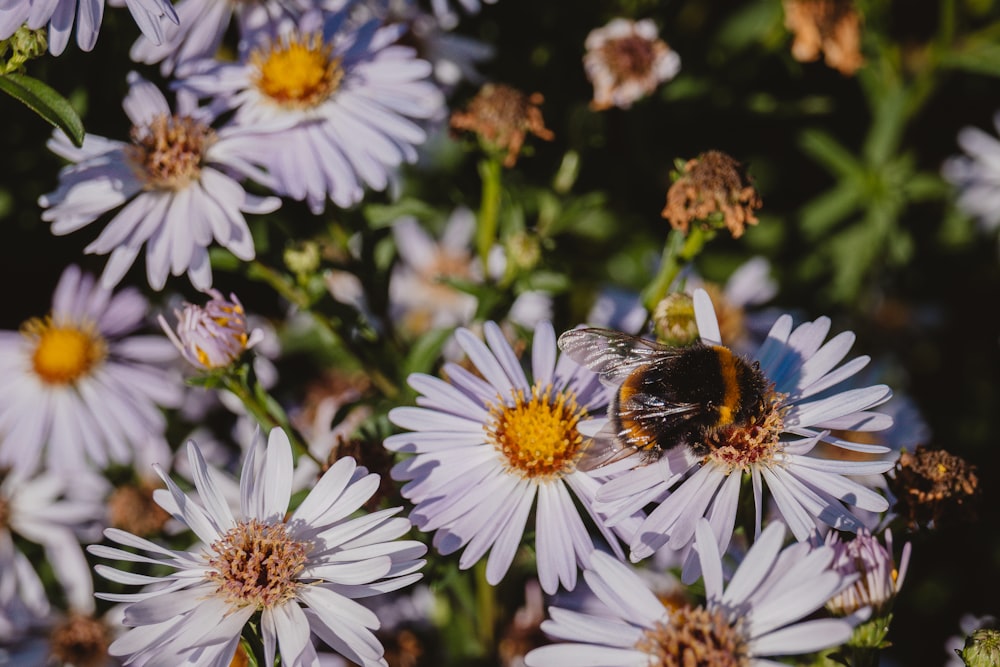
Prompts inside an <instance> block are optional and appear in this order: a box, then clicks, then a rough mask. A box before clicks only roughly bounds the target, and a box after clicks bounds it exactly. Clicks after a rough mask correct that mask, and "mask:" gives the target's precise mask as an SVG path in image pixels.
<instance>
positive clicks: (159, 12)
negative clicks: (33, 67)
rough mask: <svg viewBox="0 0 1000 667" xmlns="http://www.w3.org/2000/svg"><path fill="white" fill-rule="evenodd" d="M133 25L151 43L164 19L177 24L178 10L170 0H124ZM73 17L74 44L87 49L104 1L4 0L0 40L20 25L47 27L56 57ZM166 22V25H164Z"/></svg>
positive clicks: (159, 36)
mask: <svg viewBox="0 0 1000 667" xmlns="http://www.w3.org/2000/svg"><path fill="white" fill-rule="evenodd" d="M122 4H125V5H126V6H127V7H128V10H129V11H130V12H131V13H132V18H133V19H135V22H136V24H137V25H138V26H139V29H140V30H141V31H142V34H143V35H145V36H146V39H149V40H150V41H152V42H155V43H157V44H159V43H160V42H162V41H163V36H164V22H163V21H162V19H163V18H166V19H167V20H168V21H170V22H172V23H177V21H178V18H177V13H176V12H175V11H174V7H173V5H171V4H170V1H169V0H124V2H123V3H122ZM74 18H75V19H76V43H77V45H78V46H79V47H80V50H81V51H90V50H91V49H93V48H94V45H95V44H96V43H97V34H98V33H99V32H100V30H101V20H102V19H103V18H104V0H48V1H42V0H5V2H3V3H0V40H3V39H7V38H8V37H10V36H11V35H13V34H14V33H15V32H16V31H17V29H18V28H20V27H21V25H23V24H27V26H28V27H29V28H31V29H32V30H38V29H39V28H41V27H42V26H44V25H45V24H48V26H49V52H50V53H51V54H52V55H54V56H58V55H59V54H61V53H62V52H63V51H64V50H65V49H66V45H67V44H69V36H70V33H71V32H72V31H73V22H74ZM167 25H169V24H167Z"/></svg>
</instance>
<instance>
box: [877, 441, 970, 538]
mask: <svg viewBox="0 0 1000 667" xmlns="http://www.w3.org/2000/svg"><path fill="white" fill-rule="evenodd" d="M888 481H889V488H890V489H891V490H892V492H893V494H895V496H896V498H897V500H896V506H895V510H896V512H897V513H899V515H900V516H901V517H902V518H903V519H904V520H905V521H906V522H907V523H908V524H909V527H910V529H911V530H916V529H918V528H921V527H926V528H934V527H937V526H938V525H940V523H941V522H942V521H943V520H948V519H953V518H958V517H963V516H969V515H971V514H972V513H973V505H974V503H975V501H976V500H977V499H978V496H979V478H978V477H977V476H976V467H975V466H973V465H971V464H969V463H968V462H966V461H965V460H964V459H962V458H960V457H958V456H955V455H954V454H951V453H949V452H947V451H945V450H943V449H929V448H927V447H923V446H920V447H917V448H916V449H915V450H914V451H913V452H912V453H911V452H908V451H905V450H904V451H903V452H902V453H901V454H900V455H899V461H898V462H897V463H896V469H895V474H894V475H892V476H890V477H889V480H888Z"/></svg>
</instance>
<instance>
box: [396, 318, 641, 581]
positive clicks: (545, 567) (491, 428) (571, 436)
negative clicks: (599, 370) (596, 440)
mask: <svg viewBox="0 0 1000 667" xmlns="http://www.w3.org/2000/svg"><path fill="white" fill-rule="evenodd" d="M484 329H485V334H486V342H487V343H488V344H489V347H487V345H486V344H484V343H483V342H482V341H480V340H479V339H478V338H476V337H475V336H474V335H473V334H472V333H471V332H470V331H469V330H467V329H459V330H458V331H457V332H456V333H455V338H456V340H457V341H458V344H459V345H460V346H461V348H462V349H463V350H464V351H465V353H466V354H467V355H468V357H469V359H470V361H471V362H472V364H473V365H474V366H475V367H476V369H477V370H478V371H479V373H480V375H481V377H480V376H477V375H474V374H473V373H470V372H469V371H467V370H465V369H464V368H462V367H461V366H459V365H458V364H454V363H448V364H445V366H444V373H445V374H446V375H447V377H448V381H447V382H446V381H444V380H441V379H439V378H436V377H432V376H429V375H424V374H420V373H415V374H413V375H411V376H410V378H409V384H410V386H411V387H413V388H414V389H416V390H417V391H419V392H420V394H421V395H420V396H419V397H418V398H417V405H418V406H419V407H401V408H396V409H394V410H392V411H391V412H390V413H389V419H390V421H392V422H393V423H394V424H396V425H397V426H400V427H402V428H406V429H411V430H413V431H414V432H413V433H402V434H399V435H394V436H391V437H389V438H387V439H386V440H385V446H386V447H387V448H388V449H390V450H392V451H397V452H411V453H415V454H416V456H414V457H412V458H409V459H407V460H405V461H403V462H402V463H399V464H397V466H396V467H395V468H394V469H393V472H392V476H393V478H394V479H397V480H406V481H408V483H407V484H406V485H405V486H404V487H403V488H402V494H403V496H404V497H406V498H408V499H410V500H411V501H413V502H414V504H415V505H416V507H415V508H414V509H413V512H412V513H411V514H410V518H411V520H412V521H413V522H414V523H415V524H416V525H417V527H418V528H420V529H421V530H423V531H427V532H431V531H436V534H435V535H434V546H435V547H437V549H438V551H440V552H441V553H442V554H450V553H454V552H456V551H458V550H459V549H462V548H463V547H464V549H465V551H464V552H463V553H462V556H461V558H460V559H459V567H460V568H462V569H466V568H469V567H471V566H472V565H473V564H475V563H476V562H477V561H479V560H480V559H481V558H483V557H484V556H485V555H486V552H487V551H490V555H489V560H488V561H487V564H486V579H487V581H488V582H489V583H491V584H496V583H498V582H499V581H500V580H501V579H503V577H504V575H505V574H506V573H507V570H508V568H509V567H510V564H511V562H512V561H513V559H514V555H515V553H516V552H517V549H518V547H519V546H520V544H521V540H522V537H523V534H524V529H525V524H526V522H527V520H528V516H529V514H531V512H532V509H533V508H534V511H535V550H536V554H537V560H538V577H539V581H540V583H541V585H542V588H543V589H544V590H545V591H546V592H549V593H552V592H554V591H555V590H556V589H557V588H558V586H559V584H560V582H561V583H562V585H563V586H564V587H565V588H567V589H572V588H573V587H574V586H575V585H576V578H577V566H578V564H582V565H586V564H587V563H588V562H589V557H590V553H591V552H592V551H593V548H594V544H593V540H592V538H591V537H590V535H589V534H588V531H587V528H586V526H585V524H584V522H583V519H582V518H581V516H580V513H579V511H578V509H577V506H576V504H575V502H574V496H575V498H576V501H578V502H579V503H580V506H582V507H583V509H584V510H585V511H586V512H587V514H588V515H590V517H591V518H592V519H593V520H594V521H595V522H596V524H597V527H598V529H599V530H600V532H601V534H602V535H603V536H604V538H605V539H606V540H607V541H608V542H609V543H610V545H611V548H612V549H614V551H615V553H616V554H619V555H620V556H623V554H622V552H621V547H620V545H619V544H618V541H617V538H616V536H615V532H614V531H612V530H609V529H607V528H605V527H604V525H603V522H602V520H601V517H600V516H599V515H598V513H597V512H596V511H595V510H594V507H593V505H594V494H595V492H596V490H597V487H598V482H597V480H596V479H594V478H593V477H590V476H589V475H587V474H586V473H584V472H582V471H580V470H577V468H576V463H577V461H578V460H579V458H580V454H581V453H582V450H583V446H584V443H585V438H584V436H583V435H582V434H581V432H580V429H581V428H583V423H582V422H584V421H587V420H588V419H589V418H590V417H591V416H592V415H595V414H597V415H600V414H602V413H603V412H604V406H606V405H607V402H608V393H607V391H606V390H605V389H604V388H603V387H602V386H601V385H600V383H599V382H598V380H597V376H596V375H594V374H593V373H591V372H590V371H587V370H586V369H583V368H580V367H579V366H577V365H576V364H575V363H574V362H572V361H571V360H569V359H568V358H567V357H565V356H563V357H560V358H558V360H557V352H556V340H555V333H554V331H553V329H552V325H551V324H549V323H548V322H544V323H541V324H539V325H538V326H537V327H536V328H535V334H534V341H533V344H532V352H531V355H532V356H531V367H532V368H531V370H532V372H531V375H530V376H528V375H526V374H525V372H524V371H523V370H522V368H521V364H520V362H519V361H518V359H517V357H516V355H515V354H514V351H513V349H512V348H511V346H510V344H509V343H508V342H507V341H506V339H505V338H504V336H503V333H502V332H501V330H500V327H499V326H497V325H496V324H495V323H493V322H487V323H486V324H485V326H484ZM536 499H537V503H536ZM629 523H630V521H628V520H626V521H623V523H622V524H621V525H620V526H619V529H618V530H620V531H621V532H623V533H624V532H627V531H628V530H630V529H631V528H633V527H634V525H628V524H629Z"/></svg>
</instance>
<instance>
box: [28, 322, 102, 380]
mask: <svg viewBox="0 0 1000 667" xmlns="http://www.w3.org/2000/svg"><path fill="white" fill-rule="evenodd" d="M21 333H22V334H23V335H24V336H25V337H27V338H28V339H29V340H32V341H35V352H34V354H33V355H32V357H31V363H32V367H33V368H34V370H35V374H36V375H38V377H39V378H41V379H42V381H44V382H46V383H47V384H57V385H65V384H71V383H73V382H76V381H77V380H79V379H80V378H81V377H83V376H85V375H87V374H88V373H90V372H91V371H92V370H93V369H94V368H95V367H96V366H98V365H99V364H100V363H101V362H102V361H104V358H105V357H106V356H107V344H106V343H105V342H104V338H103V337H101V335H100V334H99V333H98V332H97V330H96V327H94V326H92V325H90V324H64V325H58V324H56V323H55V322H53V321H52V318H51V317H46V318H45V319H39V318H33V319H31V320H28V321H27V322H25V323H24V325H22V327H21Z"/></svg>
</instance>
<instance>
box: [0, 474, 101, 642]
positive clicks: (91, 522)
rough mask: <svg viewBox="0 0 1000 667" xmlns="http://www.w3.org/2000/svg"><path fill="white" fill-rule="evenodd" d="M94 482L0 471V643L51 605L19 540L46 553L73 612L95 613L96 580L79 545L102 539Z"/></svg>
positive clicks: (88, 478) (84, 478) (84, 477)
mask: <svg viewBox="0 0 1000 667" xmlns="http://www.w3.org/2000/svg"><path fill="white" fill-rule="evenodd" d="M94 483H95V480H94V479H93V478H92V476H91V475H87V474H85V473H82V474H81V473H80V472H77V473H76V474H74V475H73V476H72V477H70V476H69V475H67V474H60V473H55V472H45V473H41V474H37V475H29V474H27V473H25V472H24V471H20V470H7V471H0V641H6V640H9V639H10V638H11V637H14V638H16V637H17V635H18V634H20V633H21V632H23V631H24V630H26V629H27V628H28V626H29V625H31V624H32V621H33V619H34V618H35V614H37V613H39V612H41V611H46V610H47V606H48V605H47V602H46V601H45V593H44V589H43V586H42V581H41V579H40V577H39V575H38V574H37V573H36V572H35V568H36V567H37V563H35V564H33V563H32V561H31V560H29V559H28V557H27V556H26V555H25V554H24V553H22V552H21V551H20V549H19V548H18V547H17V545H16V543H15V541H14V536H15V535H16V536H18V537H20V538H22V539H24V540H27V541H28V542H32V543H35V544H38V545H40V546H41V547H42V548H43V549H44V551H45V560H46V561H47V562H48V564H49V565H50V566H51V568H52V572H53V574H54V575H55V578H56V580H57V581H58V582H59V584H60V585H61V587H62V590H63V592H64V594H65V596H66V600H67V602H68V603H69V605H70V606H71V607H72V608H74V609H78V610H80V611H83V612H92V611H93V609H94V600H93V590H94V589H93V584H92V581H93V580H92V577H91V575H90V568H89V566H88V565H87V559H86V557H85V556H84V553H83V549H82V548H81V546H80V541H81V540H86V541H91V540H93V539H94V538H98V537H99V535H100V533H99V530H100V526H101V520H102V519H103V517H104V506H103V505H102V504H101V501H100V499H99V497H98V496H97V494H95V493H92V492H91V491H92V490H93V488H94ZM15 595H16V596H17V600H16V601H15V599H14V596H15Z"/></svg>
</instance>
